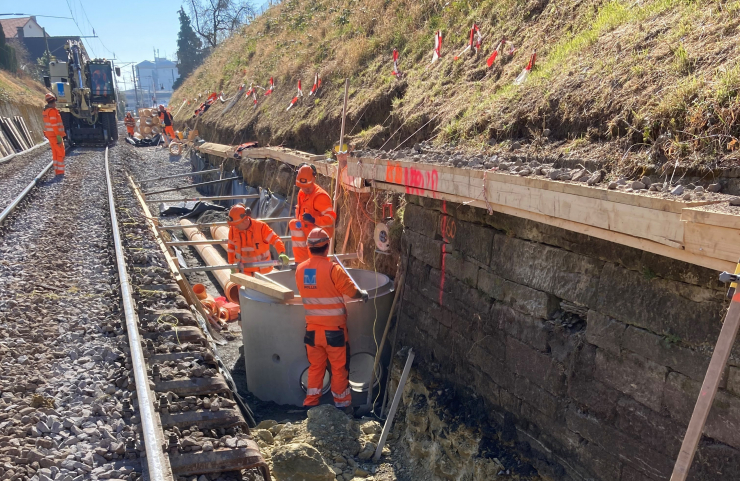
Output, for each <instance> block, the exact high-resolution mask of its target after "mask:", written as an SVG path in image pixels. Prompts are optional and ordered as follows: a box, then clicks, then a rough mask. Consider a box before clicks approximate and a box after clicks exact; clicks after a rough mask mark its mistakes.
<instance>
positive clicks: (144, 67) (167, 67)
mask: <svg viewBox="0 0 740 481" xmlns="http://www.w3.org/2000/svg"><path fill="white" fill-rule="evenodd" d="M136 77H137V83H138V85H140V86H141V88H142V89H144V90H147V89H150V90H152V91H154V90H156V91H157V92H159V91H165V92H172V84H173V83H175V80H177V79H178V78H180V74H178V73H177V64H176V63H175V62H173V61H172V60H167V59H166V58H159V57H155V58H154V62H152V61H149V60H144V61H143V62H141V63H138V64H136Z"/></svg>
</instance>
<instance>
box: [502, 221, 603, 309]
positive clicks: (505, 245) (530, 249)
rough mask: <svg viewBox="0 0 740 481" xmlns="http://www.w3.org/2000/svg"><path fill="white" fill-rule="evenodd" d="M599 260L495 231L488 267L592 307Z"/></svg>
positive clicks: (596, 287) (526, 283)
mask: <svg viewBox="0 0 740 481" xmlns="http://www.w3.org/2000/svg"><path fill="white" fill-rule="evenodd" d="M603 265H604V262H603V261H600V260H597V259H593V258H590V257H586V256H582V255H578V254H574V253H572V252H568V251H566V250H563V249H558V248H555V247H549V246H546V245H543V244H537V243H534V242H528V241H524V240H521V239H516V238H513V237H508V236H505V235H500V234H497V235H496V237H495V238H494V241H493V254H492V258H491V270H492V271H493V272H494V273H495V274H497V275H499V276H501V277H503V278H505V279H508V280H510V281H513V282H516V283H518V284H523V285H526V286H529V287H532V288H534V289H537V290H540V291H545V292H549V293H552V294H554V295H556V296H557V297H559V298H561V299H566V300H568V301H571V302H574V303H576V304H580V305H583V306H593V305H595V303H596V298H597V289H598V287H599V275H600V273H601V269H602V267H603Z"/></svg>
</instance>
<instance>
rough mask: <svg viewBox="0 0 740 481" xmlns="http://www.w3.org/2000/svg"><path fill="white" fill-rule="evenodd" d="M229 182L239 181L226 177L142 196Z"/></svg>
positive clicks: (235, 178) (146, 193)
mask: <svg viewBox="0 0 740 481" xmlns="http://www.w3.org/2000/svg"><path fill="white" fill-rule="evenodd" d="M229 180H239V177H228V178H226V179H218V180H209V181H207V182H200V183H198V184H190V185H182V186H180V187H172V188H169V189H162V190H155V191H154V192H144V195H145V196H146V195H154V194H164V193H165V192H175V191H177V190H184V189H190V188H191V187H200V186H201V185H211V184H218V183H220V182H226V181H229Z"/></svg>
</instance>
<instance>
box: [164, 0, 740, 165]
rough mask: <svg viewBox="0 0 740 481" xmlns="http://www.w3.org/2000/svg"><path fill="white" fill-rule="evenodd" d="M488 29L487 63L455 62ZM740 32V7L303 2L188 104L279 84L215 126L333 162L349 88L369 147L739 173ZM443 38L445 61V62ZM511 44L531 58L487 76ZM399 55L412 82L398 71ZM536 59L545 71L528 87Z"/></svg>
mask: <svg viewBox="0 0 740 481" xmlns="http://www.w3.org/2000/svg"><path fill="white" fill-rule="evenodd" d="M474 21H475V22H477V23H478V24H479V25H481V29H482V33H483V34H484V36H485V38H484V46H483V48H482V51H481V52H480V53H479V54H478V56H477V57H474V56H472V55H471V56H467V57H465V58H462V59H460V60H458V61H453V57H454V55H455V54H457V53H458V52H459V51H460V50H461V49H462V48H463V47H464V46H465V44H466V41H467V35H468V30H469V28H470V25H471V24H472V23H473V22H474ZM738 26H740V1H737V0H733V1H720V0H703V1H702V0H641V1H637V2H635V1H633V0H628V1H621V0H614V1H598V0H559V1H548V0H480V1H477V2H473V1H467V0H465V1H464V0H451V1H447V0H365V1H357V0H288V1H284V2H283V3H280V4H278V5H276V6H274V7H272V8H270V9H269V10H267V12H265V14H264V15H262V16H261V17H260V18H258V19H257V20H255V21H254V22H253V23H252V24H250V25H248V26H245V27H244V28H243V29H242V31H241V32H239V33H238V34H236V35H234V36H233V37H232V38H230V39H228V40H227V41H225V42H224V43H223V44H222V45H221V46H220V47H219V48H218V49H217V50H216V51H215V52H214V54H213V55H212V56H211V57H210V58H209V59H208V61H207V62H206V63H205V65H203V66H202V67H201V68H200V69H199V70H197V71H196V72H195V73H194V74H193V75H192V76H191V77H190V78H189V79H188V80H187V81H186V82H185V83H184V85H183V86H182V87H181V88H180V89H179V90H178V91H177V92H176V93H175V95H174V96H173V100H172V104H173V105H174V106H175V107H176V108H177V107H179V105H180V104H181V103H182V101H183V100H184V99H186V98H190V99H191V100H192V99H193V98H195V97H196V96H197V94H198V92H202V91H204V90H208V89H211V90H215V91H221V90H223V91H224V93H225V95H226V96H229V95H232V94H233V93H234V92H235V91H236V88H237V87H238V85H240V84H241V83H247V85H249V83H250V82H255V84H257V85H261V86H266V84H267V81H268V79H269V78H270V77H271V76H273V77H274V78H275V82H276V85H277V89H276V91H275V93H274V94H273V95H272V96H270V97H264V96H260V103H259V105H258V106H257V108H256V109H255V108H253V106H252V103H251V101H248V100H244V99H242V100H240V101H239V103H237V105H236V106H235V107H234V108H233V109H232V110H231V111H230V112H228V113H227V114H225V115H223V116H222V115H221V111H222V109H223V105H222V104H217V105H215V106H214V107H212V108H211V109H210V111H208V112H207V113H206V114H205V115H204V116H203V117H202V118H201V119H200V120H199V129H201V131H205V132H206V133H207V135H209V139H210V140H216V141H221V142H239V141H245V140H249V139H258V140H260V141H261V142H263V143H271V144H273V145H275V144H280V143H284V144H287V145H292V146H295V147H298V148H304V149H307V150H313V151H323V150H326V149H328V148H329V147H330V146H331V144H332V142H333V141H335V140H337V137H338V131H339V117H340V114H341V98H342V88H341V87H342V84H343V79H344V77H345V76H348V77H350V79H351V90H350V102H349V119H348V130H349V131H351V133H352V138H353V141H354V142H356V143H357V144H359V145H371V146H375V147H378V146H381V145H383V144H384V143H386V142H387V144H386V146H388V147H395V146H396V145H397V144H398V143H400V142H401V141H403V140H405V139H407V138H408V137H409V136H411V135H412V134H413V137H412V138H411V139H409V141H408V143H410V142H413V141H415V140H422V139H429V138H434V139H435V140H436V141H438V142H446V143H452V144H457V145H461V146H464V147H466V148H471V149H476V150H485V151H497V150H498V151H502V150H508V149H510V148H511V144H512V143H513V142H514V141H517V142H518V143H520V144H522V145H523V148H524V149H525V150H527V151H528V152H535V153H537V152H542V151H543V148H545V147H546V149H547V152H548V153H553V152H556V153H559V154H561V155H567V156H571V157H572V156H576V158H583V159H589V160H597V161H599V162H600V163H601V164H604V165H609V166H611V167H612V168H615V169H620V168H621V169H626V168H634V166H635V165H639V164H652V165H653V166H660V165H661V164H663V165H667V164H670V165H673V162H674V161H675V160H679V161H680V162H681V163H683V164H685V165H688V166H691V165H693V166H703V167H710V166H711V167H718V166H726V165H729V164H734V163H735V161H736V159H737V158H738V157H740V142H739V141H737V140H736V138H737V137H740V98H739V97H738V89H740V56H738V53H740V46H739V45H740V42H739V41H740V29H739V28H738ZM436 29H441V30H442V33H443V36H444V47H443V57H442V59H441V61H440V62H437V63H436V64H434V65H430V60H431V55H432V44H433V33H434V31H435V30H436ZM502 35H505V36H506V38H507V39H508V40H509V42H510V46H513V47H515V48H516V50H515V52H514V54H513V55H512V56H509V55H504V56H503V58H502V60H501V61H498V60H497V63H496V64H495V65H494V66H493V68H491V69H487V68H486V64H485V59H486V57H487V56H488V55H489V54H490V53H491V52H492V51H493V48H494V47H495V44H496V43H497V42H498V41H499V39H500V38H501V36H502ZM393 48H397V49H398V50H399V52H400V54H401V58H400V68H401V70H402V71H403V72H404V77H403V78H402V79H400V80H399V79H396V78H395V77H394V76H392V75H391V68H392V60H391V53H392V50H393ZM535 48H536V49H537V52H538V62H537V66H536V68H535V70H534V71H533V72H532V75H530V76H529V78H528V79H527V81H526V82H525V83H524V84H523V85H514V84H513V83H512V81H513V79H514V78H515V77H516V76H517V75H518V74H519V72H520V71H521V70H522V68H523V67H524V65H525V64H526V63H527V60H528V58H529V55H530V53H531V52H532V51H533V50H534V49H535ZM506 51H507V52H508V48H507V49H506ZM499 58H501V57H499ZM316 71H318V72H320V73H321V75H322V76H323V79H324V86H323V88H322V92H321V93H320V95H319V96H318V98H314V97H308V96H307V95H306V97H304V98H303V99H302V101H301V102H300V103H299V105H297V106H296V107H295V108H293V109H291V110H290V111H289V112H285V108H286V107H287V105H288V102H289V101H290V99H291V98H292V97H293V95H294V94H295V90H296V87H295V86H296V82H297V79H299V78H300V79H302V80H303V86H304V94H307V93H308V90H309V89H310V87H311V84H312V81H313V75H314V72H316ZM194 107H195V106H192V105H191V107H190V108H189V110H188V109H183V110H182V111H181V113H180V114H179V115H178V117H177V120H180V121H182V120H185V119H187V118H188V117H190V115H191V113H192V110H193V109H194ZM546 130H549V131H550V133H549V136H548V138H547V139H546V138H545V136H543V135H542V134H543V131H546ZM394 134H395V135H394ZM492 140H495V142H492ZM408 143H407V144H406V145H408Z"/></svg>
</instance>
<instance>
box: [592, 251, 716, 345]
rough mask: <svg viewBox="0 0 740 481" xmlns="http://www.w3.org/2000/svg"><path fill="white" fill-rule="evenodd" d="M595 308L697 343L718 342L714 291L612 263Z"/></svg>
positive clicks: (614, 316) (607, 266) (604, 272)
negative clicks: (647, 274)
mask: <svg viewBox="0 0 740 481" xmlns="http://www.w3.org/2000/svg"><path fill="white" fill-rule="evenodd" d="M596 309H597V310H598V311H599V312H601V313H602V314H605V315H607V316H611V317H613V318H615V319H618V320H620V321H622V322H625V323H627V324H631V325H634V326H638V327H642V328H644V329H647V330H649V331H652V332H655V333H657V334H663V335H672V336H679V337H680V338H681V339H684V340H686V341H688V342H690V343H696V344H701V343H706V342H709V343H712V344H714V343H715V342H716V341H717V336H718V334H719V330H720V329H721V327H722V315H723V313H724V306H723V299H722V295H721V293H719V292H717V291H711V290H708V289H702V288H700V287H697V286H692V285H688V284H684V283H680V282H675V281H668V280H665V279H659V278H650V277H647V276H645V275H644V274H643V273H640V272H635V271H630V270H627V269H624V268H621V267H617V266H615V265H614V264H606V265H605V266H604V271H603V272H602V275H601V284H600V286H599V296H598V306H597V307H596Z"/></svg>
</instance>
